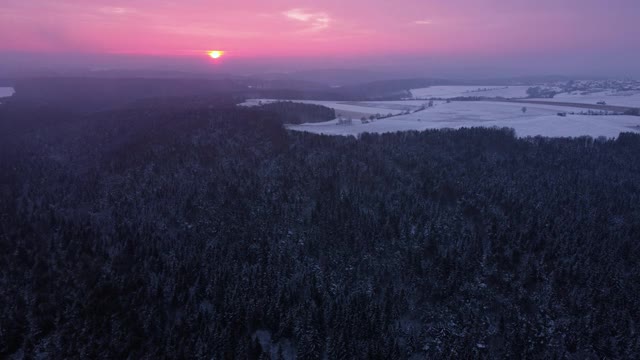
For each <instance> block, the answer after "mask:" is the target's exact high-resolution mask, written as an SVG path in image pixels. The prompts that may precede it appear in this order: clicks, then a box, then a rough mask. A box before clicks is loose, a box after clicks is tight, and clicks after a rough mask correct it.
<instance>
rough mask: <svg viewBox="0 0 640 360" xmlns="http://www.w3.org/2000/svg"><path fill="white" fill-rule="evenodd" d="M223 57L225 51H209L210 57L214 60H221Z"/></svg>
mask: <svg viewBox="0 0 640 360" xmlns="http://www.w3.org/2000/svg"><path fill="white" fill-rule="evenodd" d="M222 55H224V51H221V50H213V51H209V56H210V57H211V58H212V59H219V58H221V57H222Z"/></svg>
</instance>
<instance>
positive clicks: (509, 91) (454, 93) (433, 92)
mask: <svg viewBox="0 0 640 360" xmlns="http://www.w3.org/2000/svg"><path fill="white" fill-rule="evenodd" d="M528 88H529V86H499V85H497V86H495V85H493V86H492V85H483V86H477V85H473V86H431V87H428V88H422V89H412V90H411V95H412V97H413V98H415V99H431V98H437V99H452V98H457V97H503V98H507V99H511V98H524V97H527V89H528Z"/></svg>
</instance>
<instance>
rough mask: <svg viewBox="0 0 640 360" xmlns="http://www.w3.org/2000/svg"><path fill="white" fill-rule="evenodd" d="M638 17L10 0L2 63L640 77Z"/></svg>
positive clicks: (373, 5) (614, 0) (630, 11)
mask: <svg viewBox="0 0 640 360" xmlns="http://www.w3.org/2000/svg"><path fill="white" fill-rule="evenodd" d="M639 20H640V1H639V0H535V1H534V0H446V1H444V0H393V1H391V0H384V1H383V0H322V1H319V0H293V1H292V0H232V1H230V0H224V1H223V0H181V1H177V0H176V1H167V0H127V1H125V0H120V1H114V0H58V1H52V0H2V1H0V66H3V65H4V66H10V65H13V66H15V65H16V64H32V65H34V66H35V65H38V66H42V67H45V66H47V65H51V66H55V65H57V64H61V63H66V64H78V65H86V66H90V65H93V66H109V65H111V66H115V65H116V64H117V66H120V67H126V66H127V65H130V66H134V65H135V64H138V66H143V65H142V64H152V63H153V64H162V63H165V65H172V66H175V67H180V66H182V67H188V66H199V67H205V66H210V67H211V68H215V67H216V66H217V67H218V68H221V69H223V68H227V69H234V66H235V68H241V67H243V66H244V67H245V68H247V69H249V68H252V69H259V68H260V66H261V64H263V68H264V69H267V68H269V69H274V68H277V67H280V68H282V69H286V68H287V67H292V66H297V67H307V68H311V67H322V66H331V67H341V66H343V67H345V66H355V67H357V66H362V67H376V66H377V67H379V68H385V69H390V68H393V67H396V68H400V67H402V68H404V69H412V71H422V70H424V71H425V72H428V71H429V69H439V71H440V72H443V71H449V72H455V71H461V72H464V71H474V70H473V69H475V70H477V71H482V69H485V71H488V72H491V73H497V72H500V71H501V70H503V71H505V72H515V73H517V72H521V73H522V74H523V75H524V74H525V73H528V72H532V73H553V74H558V73H560V72H567V71H573V72H576V73H580V72H593V73H598V74H600V73H606V72H611V73H615V74H616V75H621V74H625V73H628V74H629V75H635V74H638V75H640V46H639V45H638V44H639V43H638V41H639V40H638V39H639V38H640V25H639V24H638V21H639ZM210 50H223V51H225V56H223V57H222V58H220V59H218V60H215V61H214V60H212V59H210V58H207V56H206V52H207V51H210ZM2 58H4V59H5V61H4V63H3V60H2ZM149 66H150V65H149ZM487 75H489V73H487Z"/></svg>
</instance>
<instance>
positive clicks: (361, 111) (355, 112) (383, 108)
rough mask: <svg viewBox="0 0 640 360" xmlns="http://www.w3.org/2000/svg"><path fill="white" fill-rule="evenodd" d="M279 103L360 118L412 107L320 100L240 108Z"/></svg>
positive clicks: (250, 103)
mask: <svg viewBox="0 0 640 360" xmlns="http://www.w3.org/2000/svg"><path fill="white" fill-rule="evenodd" d="M277 101H293V102H297V103H303V104H313V105H322V106H326V107H328V108H332V109H334V110H335V111H336V113H337V114H340V113H341V112H343V113H345V114H344V115H345V116H351V117H360V116H364V115H375V114H378V113H379V114H381V115H387V114H389V113H391V114H394V115H395V114H399V113H401V112H402V111H404V110H408V109H409V108H410V106H406V105H405V106H403V105H402V104H401V103H396V102H393V101H390V102H376V101H374V102H357V101H320V100H273V99H250V100H247V101H245V102H244V103H242V104H240V106H248V107H251V106H259V105H260V103H262V104H269V103H273V102H277ZM423 103H424V101H421V102H419V105H418V103H417V102H416V108H417V107H419V106H421V105H422V104H423Z"/></svg>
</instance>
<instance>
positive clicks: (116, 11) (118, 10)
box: [99, 6, 135, 15]
mask: <svg viewBox="0 0 640 360" xmlns="http://www.w3.org/2000/svg"><path fill="white" fill-rule="evenodd" d="M99 10H100V12H101V13H103V14H109V15H125V14H131V13H134V12H135V10H134V9H130V8H124V7H111V6H106V7H101V8H100V9H99Z"/></svg>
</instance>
